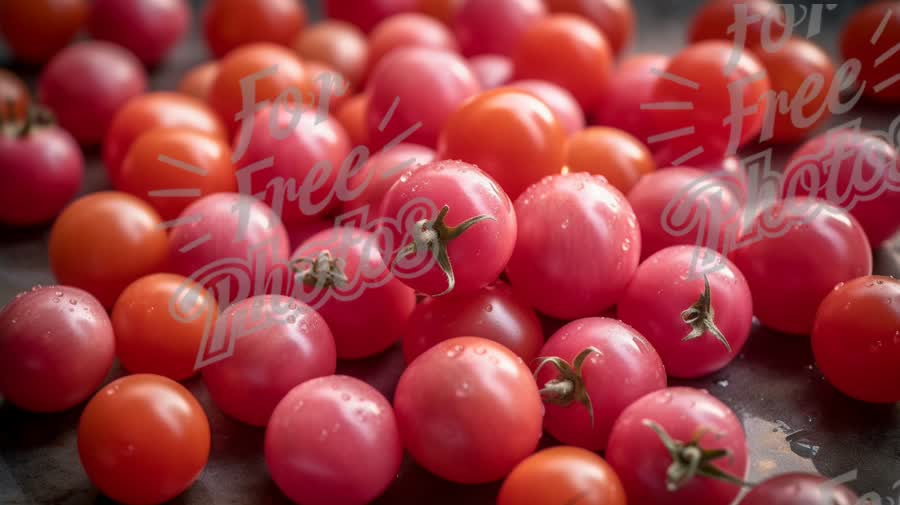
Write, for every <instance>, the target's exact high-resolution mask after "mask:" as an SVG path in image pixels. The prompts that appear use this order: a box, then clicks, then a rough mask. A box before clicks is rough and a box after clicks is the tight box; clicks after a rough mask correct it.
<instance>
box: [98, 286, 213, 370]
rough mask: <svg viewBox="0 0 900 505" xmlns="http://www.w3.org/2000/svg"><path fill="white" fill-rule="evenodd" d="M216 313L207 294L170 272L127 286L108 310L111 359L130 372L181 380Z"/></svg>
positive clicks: (191, 365)
mask: <svg viewBox="0 0 900 505" xmlns="http://www.w3.org/2000/svg"><path fill="white" fill-rule="evenodd" d="M215 314H217V307H216V302H215V300H213V299H212V296H211V295H210V293H209V292H208V291H206V290H204V289H203V288H202V287H200V286H198V285H197V284H194V283H193V282H191V281H190V280H189V279H187V278H185V277H182V276H180V275H174V274H153V275H148V276H146V277H141V278H140V279H138V280H136V281H134V282H132V283H131V284H130V285H129V286H128V287H127V288H125V291H122V294H121V295H119V299H118V300H116V304H115V306H113V309H112V324H113V330H115V333H116V356H117V357H118V358H119V362H121V363H122V367H124V368H125V369H126V370H128V371H129V372H131V373H152V374H157V375H164V376H166V377H168V378H170V379H172V380H177V381H179V380H184V379H187V378H189V377H191V376H192V375H194V373H195V372H196V370H195V368H194V364H195V363H196V362H197V355H198V354H199V353H200V346H201V343H202V341H203V337H204V334H205V333H206V332H207V331H209V328H211V324H212V321H213V318H214V317H215Z"/></svg>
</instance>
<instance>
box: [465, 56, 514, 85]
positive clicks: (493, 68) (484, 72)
mask: <svg viewBox="0 0 900 505" xmlns="http://www.w3.org/2000/svg"><path fill="white" fill-rule="evenodd" d="M469 68H471V69H472V72H473V73H474V74H475V77H476V78H477V79H478V83H479V84H481V89H484V90H487V89H494V88H498V87H500V86H503V85H505V84H506V83H508V82H509V80H510V78H511V77H512V73H513V63H512V60H511V59H509V58H508V57H506V56H501V55H499V54H479V55H477V56H472V57H471V58H469Z"/></svg>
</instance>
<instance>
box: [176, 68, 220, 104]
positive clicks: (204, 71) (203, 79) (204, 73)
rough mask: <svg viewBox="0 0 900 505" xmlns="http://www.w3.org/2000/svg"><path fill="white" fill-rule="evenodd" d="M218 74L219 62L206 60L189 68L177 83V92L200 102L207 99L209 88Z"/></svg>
mask: <svg viewBox="0 0 900 505" xmlns="http://www.w3.org/2000/svg"><path fill="white" fill-rule="evenodd" d="M217 75H219V62H218V61H207V62H204V63H200V64H199V65H196V66H195V67H193V68H191V69H190V70H188V71H187V73H185V74H184V77H182V78H181V81H180V82H179V83H178V92H179V93H183V94H185V95H187V96H190V97H193V98H196V99H198V100H200V101H202V102H206V101H208V100H209V90H210V88H212V84H213V81H215V80H216V76H217Z"/></svg>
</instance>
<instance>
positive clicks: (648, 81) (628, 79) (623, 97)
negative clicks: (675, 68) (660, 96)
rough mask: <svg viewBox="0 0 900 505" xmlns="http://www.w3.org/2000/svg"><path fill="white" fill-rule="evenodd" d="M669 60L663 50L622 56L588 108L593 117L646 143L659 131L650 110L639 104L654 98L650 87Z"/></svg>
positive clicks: (651, 100) (654, 85)
mask: <svg viewBox="0 0 900 505" xmlns="http://www.w3.org/2000/svg"><path fill="white" fill-rule="evenodd" d="M668 64H669V57H668V56H664V55H662V54H651V53H640V54H635V55H632V56H629V57H627V58H625V59H623V60H622V61H621V62H620V63H619V66H618V67H616V68H615V69H614V70H613V71H612V74H611V76H610V78H609V82H608V84H607V88H606V91H605V92H604V94H603V96H602V97H600V99H599V101H598V102H597V105H596V106H595V107H594V108H593V109H591V112H592V115H593V118H594V121H595V122H596V123H597V124H598V125H600V126H608V127H611V128H618V129H620V130H622V131H625V132H628V133H630V134H632V135H634V136H635V138H637V139H638V140H640V141H641V142H643V143H645V144H646V143H647V142H648V139H649V138H650V137H651V136H652V135H655V134H656V133H659V131H658V130H657V125H656V124H655V123H654V121H653V111H649V110H644V109H642V108H641V106H642V105H644V104H649V103H652V102H653V101H654V100H653V88H655V87H656V83H657V81H659V73H660V72H662V71H664V70H665V69H666V66H668ZM651 147H652V146H651Z"/></svg>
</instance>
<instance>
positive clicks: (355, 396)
mask: <svg viewBox="0 0 900 505" xmlns="http://www.w3.org/2000/svg"><path fill="white" fill-rule="evenodd" d="M265 451H266V466H268V468H269V473H271V474H272V480H274V481H275V484H277V485H278V487H279V488H280V489H281V490H282V491H283V492H284V494H286V495H287V496H288V498H290V499H291V500H293V501H294V502H296V503H303V504H305V505H365V504H367V503H371V502H372V501H373V500H374V499H375V498H377V497H378V496H379V495H381V493H383V492H384V490H385V489H387V487H388V486H389V485H390V484H391V482H392V481H393V480H394V477H395V476H396V475H397V471H398V470H399V469H400V463H401V461H402V459H403V446H402V445H401V443H400V433H399V432H398V429H397V419H396V418H395V417H394V412H393V410H392V409H391V404H390V403H389V402H388V401H387V400H386V399H385V398H384V396H382V395H381V393H379V392H378V391H377V390H375V389H374V388H373V387H372V386H370V385H368V384H366V383H365V382H362V381H360V380H358V379H354V378H352V377H347V376H343V375H334V376H331V377H321V378H318V379H312V380H310V381H307V382H304V383H303V384H300V385H299V386H297V387H295V388H294V389H292V390H291V391H290V393H288V394H287V396H285V397H284V399H283V400H282V401H281V402H280V403H279V404H278V407H276V408H275V412H274V413H273V414H272V420H271V421H270V422H269V426H268V428H267V429H266V442H265Z"/></svg>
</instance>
